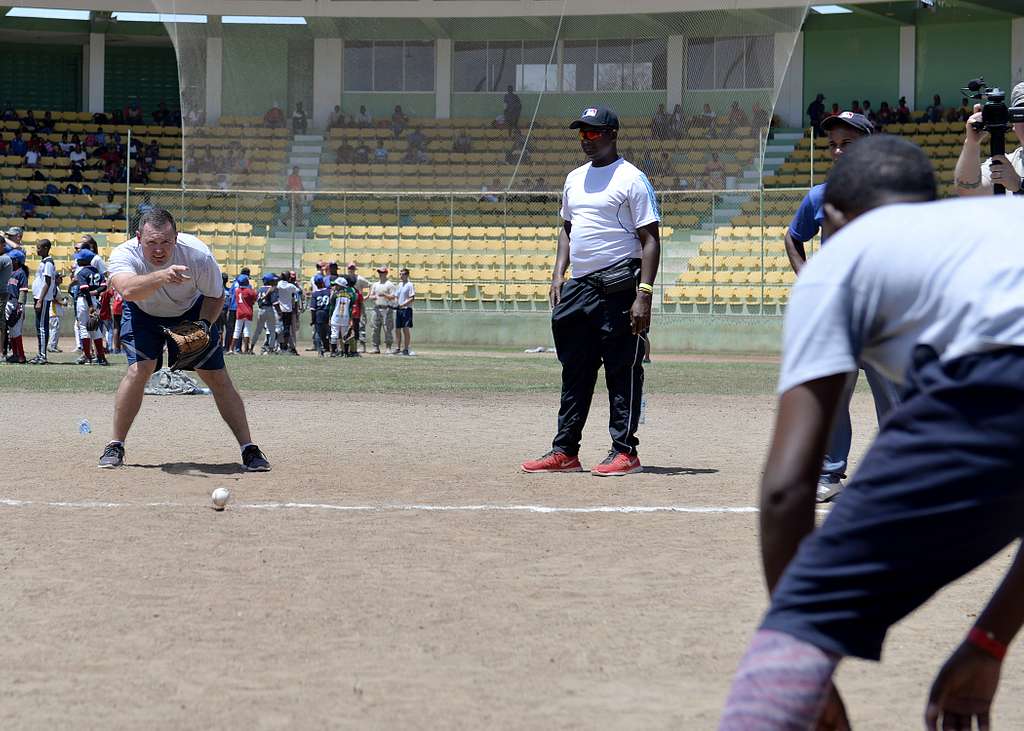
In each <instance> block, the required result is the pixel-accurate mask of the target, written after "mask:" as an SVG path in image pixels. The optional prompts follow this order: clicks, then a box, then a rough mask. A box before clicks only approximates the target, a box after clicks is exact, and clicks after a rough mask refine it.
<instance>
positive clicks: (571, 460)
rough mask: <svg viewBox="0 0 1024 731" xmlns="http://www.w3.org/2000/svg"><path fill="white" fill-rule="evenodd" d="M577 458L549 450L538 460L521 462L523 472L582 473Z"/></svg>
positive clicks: (581, 466)
mask: <svg viewBox="0 0 1024 731" xmlns="http://www.w3.org/2000/svg"><path fill="white" fill-rule="evenodd" d="M582 471H583V465H581V464H580V458H579V457H570V456H569V455H568V454H565V453H564V452H556V451H555V450H553V449H552V450H551V451H550V452H548V453H547V454H545V455H544V456H543V457H541V458H540V459H531V460H529V461H528V462H523V472H582Z"/></svg>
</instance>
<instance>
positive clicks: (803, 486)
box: [761, 373, 847, 592]
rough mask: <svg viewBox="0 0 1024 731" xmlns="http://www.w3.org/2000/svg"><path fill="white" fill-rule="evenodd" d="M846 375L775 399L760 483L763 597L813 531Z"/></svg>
mask: <svg viewBox="0 0 1024 731" xmlns="http://www.w3.org/2000/svg"><path fill="white" fill-rule="evenodd" d="M846 378H847V374H845V373H839V374H836V375H834V376H828V377H826V378H819V379H817V380H814V381H810V382H808V383H804V384H801V385H799V386H796V387H795V388H791V389H790V390H788V391H786V392H785V393H784V394H782V398H781V399H779V413H778V416H777V417H776V420H775V433H774V435H773V436H772V445H771V448H770V450H769V452H768V463H767V464H766V465H765V470H764V477H763V478H762V479H761V559H762V561H763V564H764V574H765V579H766V580H767V582H768V590H769V592H771V591H773V590H774V589H775V584H776V583H778V580H779V577H781V576H782V572H783V571H784V570H785V568H786V566H787V565H788V564H789V562H790V560H792V558H793V556H794V555H795V554H796V550H797V548H798V547H799V546H800V542H801V541H803V539H804V538H805V537H806V536H807V535H808V534H809V533H810V532H811V531H812V530H814V496H815V487H816V485H817V483H818V476H819V475H820V474H821V460H822V457H823V456H824V454H825V444H826V442H827V440H828V435H829V432H830V431H831V428H832V418H833V417H834V416H835V413H836V408H837V407H838V404H839V399H840V396H841V395H842V392H843V386H844V384H845V383H846Z"/></svg>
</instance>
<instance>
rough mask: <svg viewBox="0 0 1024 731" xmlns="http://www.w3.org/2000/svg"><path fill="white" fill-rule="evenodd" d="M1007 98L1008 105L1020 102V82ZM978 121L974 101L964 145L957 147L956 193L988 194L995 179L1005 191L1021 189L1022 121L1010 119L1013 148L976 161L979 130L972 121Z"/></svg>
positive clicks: (1023, 96)
mask: <svg viewBox="0 0 1024 731" xmlns="http://www.w3.org/2000/svg"><path fill="white" fill-rule="evenodd" d="M1007 101H1008V104H1009V106H1011V107H1016V106H1020V105H1021V104H1024V82H1021V83H1019V84H1017V85H1016V86H1014V87H1013V89H1012V90H1011V91H1010V98H1009V99H1008V100H1007ZM980 121H981V105H980V104H975V105H974V113H973V114H971V116H970V117H968V118H967V122H966V124H965V125H964V128H965V130H966V136H965V137H964V146H963V148H962V149H961V150H960V158H959V159H958V160H957V161H956V170H955V171H954V174H953V180H954V185H955V186H956V192H957V195H960V196H975V195H992V193H993V185H995V184H996V183H999V184H1000V185H1002V186H1003V187H1004V188H1006V194H1007V195H1010V194H1013V193H1018V192H1020V191H1021V190H1024V147H1022V146H1021V144H1024V122H1014V123H1013V131H1014V133H1015V134H1016V135H1017V140H1018V147H1017V148H1016V149H1015V150H1014V151H1013V152H1011V153H1010V154H1008V155H996V156H995V157H990V158H988V159H987V160H985V161H984V162H981V163H979V162H978V161H979V160H980V159H981V137H982V133H981V132H979V131H978V130H976V129H974V126H973V123H974V122H980Z"/></svg>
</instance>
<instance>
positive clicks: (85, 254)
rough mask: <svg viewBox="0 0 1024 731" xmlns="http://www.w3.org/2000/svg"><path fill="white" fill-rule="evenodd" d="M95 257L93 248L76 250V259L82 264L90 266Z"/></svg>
mask: <svg viewBox="0 0 1024 731" xmlns="http://www.w3.org/2000/svg"><path fill="white" fill-rule="evenodd" d="M95 257H96V255H95V254H94V253H92V249H80V250H78V251H77V252H75V261H76V262H78V264H79V265H80V266H88V265H89V264H91V263H92V260H93V259H94V258H95Z"/></svg>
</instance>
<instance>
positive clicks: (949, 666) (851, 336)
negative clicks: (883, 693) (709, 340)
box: [720, 136, 1024, 731]
mask: <svg viewBox="0 0 1024 731" xmlns="http://www.w3.org/2000/svg"><path fill="white" fill-rule="evenodd" d="M936 195H937V183H936V180H935V174H934V170H933V169H932V166H931V163H930V162H929V161H928V157H927V156H926V155H925V154H924V152H923V151H922V150H921V149H920V148H919V147H917V146H916V145H914V144H913V143H912V142H910V141H908V140H906V139H901V138H899V137H891V136H883V137H879V138H876V139H872V140H866V141H865V142H863V143H861V144H859V145H857V146H856V147H855V148H854V149H853V150H852V151H851V152H850V153H849V154H848V155H846V156H844V157H843V158H842V159H841V160H840V161H839V162H838V163H837V164H836V166H835V168H834V169H833V171H832V173H831V176H830V183H829V188H828V190H827V192H826V200H825V211H826V215H827V216H828V219H829V221H830V222H831V226H832V227H833V229H834V230H836V231H837V232H838V233H836V235H835V238H834V239H832V240H831V241H830V242H829V245H828V246H827V247H826V248H825V249H824V250H822V252H821V253H820V254H818V255H817V256H816V257H815V259H814V261H812V262H811V263H810V264H809V265H808V268H807V271H806V272H805V274H804V275H803V276H801V277H800V279H799V280H797V283H796V286H795V287H794V288H793V294H792V298H791V302H793V303H795V304H796V305H803V306H802V307H800V306H796V307H791V308H790V309H789V310H787V313H786V322H785V328H784V344H783V358H782V367H781V373H780V380H779V386H778V389H777V392H778V393H779V394H780V396H779V409H778V414H777V417H776V423H775V430H774V435H773V437H772V446H771V448H770V451H769V455H768V460H767V464H766V466H765V470H764V475H763V478H762V482H761V518H760V520H761V552H762V559H763V565H764V571H765V577H766V579H767V583H768V588H769V591H770V592H771V607H770V609H769V610H768V612H767V615H766V616H765V618H764V621H763V622H762V624H761V627H760V629H759V630H758V631H757V633H756V634H755V635H754V637H753V639H752V640H751V642H750V645H749V648H748V651H747V653H746V655H745V657H744V658H743V660H742V661H741V664H740V667H739V669H738V671H737V672H736V675H735V678H734V681H733V686H732V690H731V692H730V694H729V698H728V700H727V702H726V707H725V711H724V713H723V716H722V721H721V725H720V729H721V730H722V731H734V730H736V731H749V730H750V729H758V730H759V731H776V730H778V731H781V730H782V729H796V728H816V729H824V728H836V729H848V728H849V723H848V721H847V720H846V718H845V711H844V709H843V705H842V701H841V699H840V697H839V694H838V692H837V691H835V689H834V687H833V685H832V682H831V678H832V675H833V673H834V672H835V669H836V667H837V665H838V663H839V662H840V661H841V659H842V658H843V657H845V656H850V655H852V656H855V657H861V658H865V659H869V660H876V661H877V660H878V659H879V657H880V654H881V650H882V645H883V642H884V639H885V636H886V633H887V631H888V629H889V628H890V627H891V626H892V625H893V624H895V623H896V622H898V621H899V620H901V619H902V618H903V617H905V616H907V615H908V614H910V613H911V612H912V611H914V610H915V609H917V608H918V607H919V606H921V605H922V604H923V603H924V602H925V601H927V600H928V599H929V598H930V597H931V596H932V595H933V594H935V593H936V592H937V591H939V590H940V589H941V588H942V587H943V586H946V585H948V584H949V583H951V582H953V581H955V580H957V579H958V578H960V577H962V576H963V575H965V574H966V573H968V572H970V571H972V570H973V569H974V568H976V567H977V566H979V565H980V564H982V563H983V562H985V561H987V560H988V559H989V558H990V557H992V556H993V555H995V554H996V553H998V552H1000V551H1002V550H1004V549H1005V548H1006V547H1007V546H1008V545H1009V544H1011V543H1014V542H1016V541H1018V540H1019V539H1020V538H1021V536H1022V534H1024V480H1022V479H1021V472H1022V470H1024V411H1022V410H1021V408H1020V403H1021V400H1022V398H1024V392H1022V389H1024V386H1022V384H1024V250H1022V249H1021V248H1020V247H1016V246H1007V244H1006V231H1007V230H1012V228H1013V227H1014V226H1016V225H1017V223H1018V222H1019V221H1020V220H1021V219H1022V218H1024V203H1022V202H1021V201H1016V200H1005V199H1002V198H999V199H994V198H989V199H981V200H963V199H961V200H944V201H939V202H928V201H934V199H935V197H936ZM965 223H969V225H964V224H965ZM862 362H869V363H872V364H873V365H875V367H877V368H878V369H879V370H880V371H881V372H883V373H884V374H885V375H886V376H887V377H889V378H892V379H895V380H898V381H900V382H902V384H903V391H902V400H901V402H900V403H899V404H897V405H896V406H895V407H894V408H893V411H892V412H891V413H890V414H889V416H888V417H887V418H886V420H885V422H884V423H883V424H882V425H881V427H880V430H879V433H878V436H877V438H876V439H875V441H874V443H873V444H872V445H871V448H870V449H869V450H868V453H867V455H866V456H865V458H864V461H863V462H862V463H861V465H860V467H859V469H858V470H857V474H856V476H855V477H854V478H853V480H852V481H851V484H850V485H849V487H848V488H847V489H846V491H845V493H844V496H843V499H842V500H840V501H838V503H837V504H836V506H835V507H834V508H833V509H832V510H831V512H830V514H829V516H828V517H827V518H826V519H825V522H824V523H823V524H822V526H821V527H820V528H818V529H817V530H815V529H814V525H815V520H814V518H815V516H814V512H815V511H814V499H813V485H814V479H815V475H816V473H817V468H818V464H819V461H820V458H821V454H822V452H823V451H824V449H825V442H826V437H827V434H828V430H829V425H830V423H831V421H832V416H833V413H834V411H835V410H836V409H837V408H839V407H841V394H842V390H843V388H844V382H845V379H846V377H847V374H848V373H850V372H852V371H853V370H854V369H856V368H857V367H858V365H859V364H860V363H862ZM966 616H967V617H970V618H973V620H968V621H971V622H972V624H973V626H972V627H970V629H968V630H967V632H966V636H965V637H964V639H963V640H962V641H961V642H960V644H959V646H958V647H957V648H956V650H954V652H953V654H952V655H951V656H950V658H949V660H947V662H946V663H945V665H944V666H943V667H942V669H941V670H940V671H939V673H938V675H937V677H936V680H935V682H934V683H933V685H932V688H931V691H930V693H929V696H928V700H927V705H926V709H925V726H926V728H928V729H931V730H932V731H936V730H937V729H939V728H942V729H945V730H946V731H951V730H953V729H956V730H958V731H961V730H963V731H966V730H969V729H972V728H974V722H975V720H977V724H978V726H977V727H978V728H980V729H988V728H990V727H991V726H990V716H989V711H990V707H991V703H992V700H993V697H994V695H995V692H996V689H997V686H998V682H999V676H1000V671H1001V669H1002V658H1003V656H1004V655H1005V654H1006V651H1007V646H1008V645H1009V644H1010V643H1011V642H1012V640H1013V638H1014V636H1015V635H1016V634H1017V633H1018V631H1019V630H1020V627H1021V624H1022V623H1024V551H1022V550H1021V549H1020V547H1019V546H1018V550H1017V554H1016V557H1015V559H1014V560H1013V563H1012V565H1011V566H1010V568H1009V570H1008V571H1007V572H1006V574H1005V576H1004V578H1003V580H1002V582H1001V584H1000V586H999V588H998V589H997V590H996V591H995V593H994V594H993V595H992V597H991V598H990V600H989V602H988V604H987V606H986V607H985V608H984V609H983V610H982V611H980V612H978V613H977V614H968V615H966ZM933 639H934V638H933ZM937 641H939V642H940V643H941V644H943V645H944V644H945V643H946V640H945V639H942V638H938V640H937ZM890 725H891V727H893V728H910V723H908V722H906V719H901V721H896V719H893V720H892V723H891V724H890ZM1012 727H1014V728H1017V727H1019V722H1018V724H1017V725H1012Z"/></svg>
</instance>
